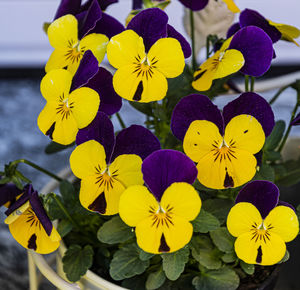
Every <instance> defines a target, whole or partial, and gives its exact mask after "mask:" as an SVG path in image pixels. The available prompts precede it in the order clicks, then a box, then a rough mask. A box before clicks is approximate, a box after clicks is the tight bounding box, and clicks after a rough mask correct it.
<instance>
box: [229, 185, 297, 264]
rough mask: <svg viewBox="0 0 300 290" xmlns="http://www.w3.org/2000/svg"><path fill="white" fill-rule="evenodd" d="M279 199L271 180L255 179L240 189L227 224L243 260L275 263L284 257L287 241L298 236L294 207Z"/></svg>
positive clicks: (249, 262) (257, 262)
mask: <svg viewBox="0 0 300 290" xmlns="http://www.w3.org/2000/svg"><path fill="white" fill-rule="evenodd" d="M278 200H279V189H278V188H277V186H276V185H275V184H273V183H271V182H269V181H259V180H257V181H252V182H250V183H248V184H247V185H246V186H245V187H243V188H242V190H241V191H240V192H239V194H238V196H237V198H236V205H235V206H234V207H233V208H232V209H231V210H230V212H229V214H228V217H227V227H228V231H229V232H230V233H231V235H233V236H234V237H236V238H237V239H236V241H235V244H234V248H235V252H236V254H237V256H238V257H239V258H240V259H241V260H243V261H244V262H246V263H248V264H259V265H263V266H268V265H274V264H276V263H278V262H280V261H281V260H282V258H283V257H284V255H285V252H286V245H285V243H286V242H290V241H292V240H293V239H295V238H296V236H297V235H298V232H299V221H298V218H297V215H296V213H295V211H294V209H293V208H292V207H291V206H290V205H288V204H287V203H284V202H278Z"/></svg>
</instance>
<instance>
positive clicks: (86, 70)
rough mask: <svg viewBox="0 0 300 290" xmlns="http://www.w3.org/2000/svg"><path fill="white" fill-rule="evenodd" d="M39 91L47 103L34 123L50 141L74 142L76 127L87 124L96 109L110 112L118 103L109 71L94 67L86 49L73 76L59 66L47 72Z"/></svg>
mask: <svg viewBox="0 0 300 290" xmlns="http://www.w3.org/2000/svg"><path fill="white" fill-rule="evenodd" d="M41 93H42V95H43V97H44V98H45V99H46V101H47V104H46V106H45V107H44V109H43V110H42V112H41V113H40V115H39V117H38V126H39V128H40V130H41V131H42V132H43V133H44V134H45V135H47V136H49V137H50V138H51V139H52V140H53V141H55V142H57V143H60V144H64V145H67V144H70V143H72V142H73V141H75V138H76V134H77V132H78V129H81V128H84V127H86V126H87V125H89V124H90V123H91V122H92V120H93V119H94V118H95V116H96V114H97V111H98V110H100V111H104V112H105V113H107V114H113V113H115V112H117V111H119V110H120V108H121V105H122V101H121V98H120V97H119V96H118V95H117V94H116V93H115V92H114V90H113V87H112V75H111V73H109V72H108V71H107V70H105V69H104V68H99V67H98V62H97V60H96V58H95V57H94V56H93V54H92V53H91V52H90V51H87V52H86V53H85V55H84V57H83V59H82V62H81V64H80V66H79V68H78V70H77V72H76V74H75V75H74V77H73V78H72V75H71V73H70V72H68V71H67V70H63V69H57V70H53V71H50V72H49V73H47V74H46V76H45V77H44V78H43V79H42V82H41ZM99 97H100V99H101V101H100V99H99ZM99 103H100V106H99Z"/></svg>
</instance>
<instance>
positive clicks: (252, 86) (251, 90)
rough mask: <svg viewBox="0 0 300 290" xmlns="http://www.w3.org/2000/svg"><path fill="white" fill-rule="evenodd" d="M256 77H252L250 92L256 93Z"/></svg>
mask: <svg viewBox="0 0 300 290" xmlns="http://www.w3.org/2000/svg"><path fill="white" fill-rule="evenodd" d="M254 84H255V77H251V84H250V92H253V91H254Z"/></svg>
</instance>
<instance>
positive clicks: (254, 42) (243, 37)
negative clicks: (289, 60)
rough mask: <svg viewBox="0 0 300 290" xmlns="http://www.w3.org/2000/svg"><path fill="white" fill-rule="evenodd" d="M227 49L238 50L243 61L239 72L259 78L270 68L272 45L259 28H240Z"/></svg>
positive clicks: (266, 35)
mask: <svg viewBox="0 0 300 290" xmlns="http://www.w3.org/2000/svg"><path fill="white" fill-rule="evenodd" d="M229 49H237V50H239V51H240V52H241V53H242V54H243V56H244V59H245V64H244V66H243V67H242V68H241V70H240V72H242V73H243V74H246V75H250V76H254V77H259V76H261V75H263V74H264V73H265V72H266V71H267V70H268V69H269V68H270V66H271V62H272V59H273V43H272V40H271V38H270V37H269V36H268V34H266V33H265V32H264V31H263V30H262V29H261V28H258V27H256V26H247V27H244V28H241V29H240V30H239V31H238V32H237V33H236V34H235V35H234V36H233V38H232V41H231V43H230V45H229Z"/></svg>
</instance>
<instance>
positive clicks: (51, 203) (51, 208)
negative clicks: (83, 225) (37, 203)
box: [41, 192, 66, 221]
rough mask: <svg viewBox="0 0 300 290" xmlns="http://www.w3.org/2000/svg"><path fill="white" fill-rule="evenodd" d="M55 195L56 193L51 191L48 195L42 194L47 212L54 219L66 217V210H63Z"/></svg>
mask: <svg viewBox="0 0 300 290" xmlns="http://www.w3.org/2000/svg"><path fill="white" fill-rule="evenodd" d="M55 195H56V194H55V193H53V192H51V193H49V194H47V195H42V196H41V197H42V199H43V204H44V207H45V209H46V211H47V214H48V216H49V218H50V219H51V220H52V221H53V220H56V219H59V220H60V219H64V218H66V216H65V214H64V212H63V211H62V210H61V208H60V207H59V206H58V204H57V202H56V201H55V199H54V196H55ZM56 197H57V198H58V199H59V200H60V201H61V202H62V203H63V201H62V199H61V197H60V196H58V195H57V196H56Z"/></svg>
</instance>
